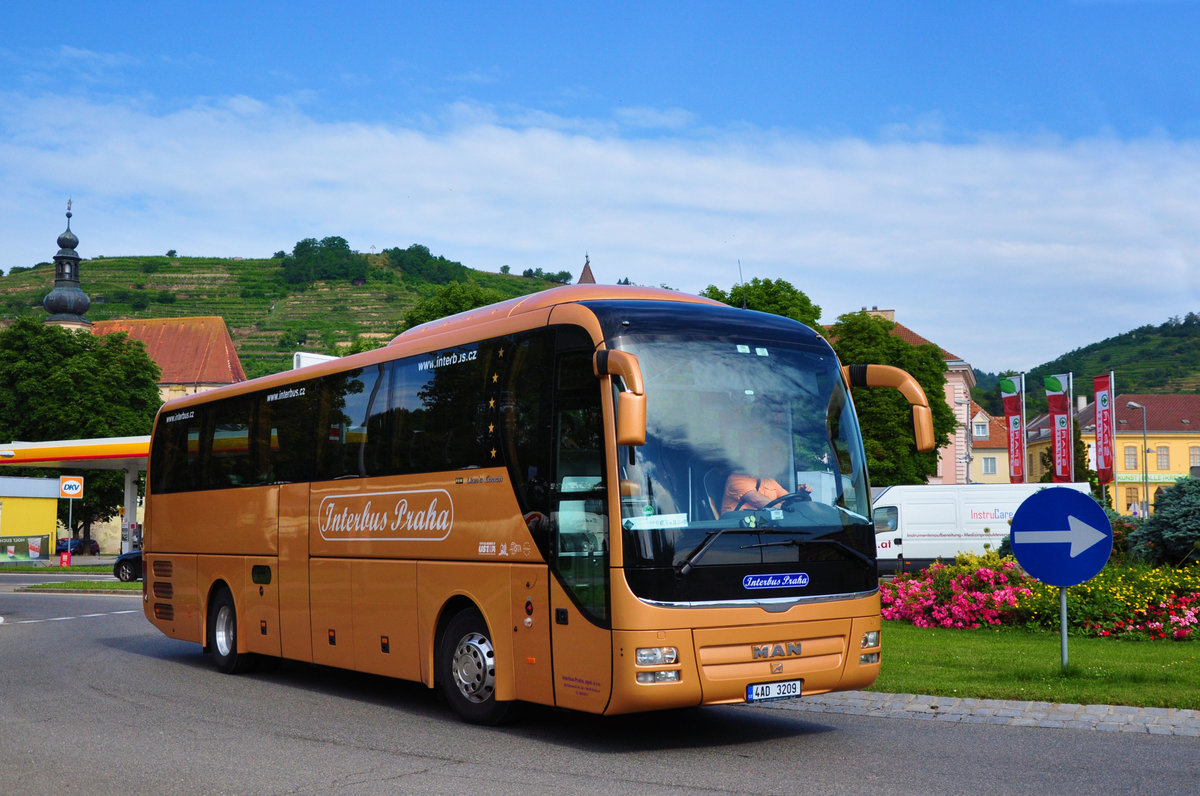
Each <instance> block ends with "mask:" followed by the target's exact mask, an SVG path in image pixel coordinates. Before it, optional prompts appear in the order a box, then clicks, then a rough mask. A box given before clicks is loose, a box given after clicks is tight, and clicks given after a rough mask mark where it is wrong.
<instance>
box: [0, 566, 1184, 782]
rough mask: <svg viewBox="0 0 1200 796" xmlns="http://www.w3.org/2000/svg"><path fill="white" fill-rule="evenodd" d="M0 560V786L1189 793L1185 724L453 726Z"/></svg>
mask: <svg viewBox="0 0 1200 796" xmlns="http://www.w3.org/2000/svg"><path fill="white" fill-rule="evenodd" d="M17 577H19V576H16V575H0V616H3V617H4V622H3V623H0V672H2V673H3V675H2V678H0V692H2V695H0V743H2V744H3V746H2V747H0V783H5V788H4V789H5V790H6V791H8V792H21V793H26V794H43V793H45V794H49V793H55V794H58V793H64V792H86V793H89V794H128V793H131V792H132V793H148V792H154V793H179V794H191V793H256V794H270V793H303V794H307V793H313V794H320V793H332V792H337V793H352V794H353V793H461V792H469V793H473V794H489V793H502V794H507V793H520V794H556V795H560V794H564V793H588V794H593V793H595V794H645V793H655V794H670V793H763V794H784V793H788V794H791V793H817V792H820V793H831V794H850V793H855V794H858V793H862V792H864V791H875V792H881V793H921V794H931V793H934V794H941V793H946V794H951V793H953V794H958V793H988V794H1009V793H1011V794H1021V795H1022V796H1027V794H1029V793H1030V792H1053V793H1056V794H1069V793H1096V792H1101V791H1106V792H1119V791H1130V792H1137V793H1153V794H1173V793H1180V794H1183V793H1187V794H1192V793H1195V792H1196V790H1197V782H1198V781H1200V752H1198V751H1197V750H1198V749H1200V743H1198V742H1197V739H1196V738H1188V737H1170V736H1154V735H1133V734H1128V733H1104V732H1098V731H1095V730H1087V731H1082V730H1073V729H1042V728H1034V727H1003V726H989V725H965V724H949V723H944V722H935V721H921V720H917V719H899V718H882V717H872V716H852V715H835V714H816V713H804V712H799V711H795V710H786V709H780V707H779V706H776V707H774V708H772V707H745V706H737V707H720V708H706V709H695V710H686V711H677V712H670V713H658V714H647V715H638V716H626V717H614V718H607V719H606V718H598V717H592V716H585V715H578V714H573V713H567V712H560V711H556V710H550V709H543V708H535V709H531V710H530V711H529V712H528V714H527V715H526V717H525V718H524V720H523V721H521V722H520V723H518V724H516V725H514V726H510V727H503V728H479V727H469V726H466V725H463V724H461V723H460V722H458V721H457V720H456V719H454V718H453V717H452V716H451V714H450V712H449V710H448V709H447V708H446V706H445V705H443V704H442V703H441V702H440V701H439V700H438V699H437V698H436V697H435V696H434V695H433V694H432V693H431V692H429V691H428V690H427V689H425V688H424V687H423V686H421V685H416V684H411V683H400V682H396V681H391V680H387V679H383V678H379V677H373V676H367V675H357V674H352V673H346V672H341V671H338V670H335V669H327V668H322V667H316V666H310V665H304V664H297V663H289V662H285V663H283V664H282V665H280V666H279V667H278V668H277V669H276V670H275V671H273V672H269V673H261V674H252V675H242V676H227V675H221V674H218V673H217V672H215V671H214V670H213V669H212V668H210V666H209V665H208V661H207V660H206V659H205V658H204V657H203V656H202V655H201V652H200V649H199V647H198V646H197V645H194V644H185V643H182V642H177V641H173V640H171V639H168V638H165V637H164V636H162V635H161V634H159V633H158V632H157V631H156V630H154V629H153V628H151V627H150V625H149V624H148V623H147V622H146V620H145V618H144V617H143V616H142V615H141V610H140V607H141V603H140V598H139V597H138V596H105V595H58V594H29V593H12V592H11V591H9V590H8V589H9V587H11V586H12V584H13V581H12V580H10V579H11V578H17Z"/></svg>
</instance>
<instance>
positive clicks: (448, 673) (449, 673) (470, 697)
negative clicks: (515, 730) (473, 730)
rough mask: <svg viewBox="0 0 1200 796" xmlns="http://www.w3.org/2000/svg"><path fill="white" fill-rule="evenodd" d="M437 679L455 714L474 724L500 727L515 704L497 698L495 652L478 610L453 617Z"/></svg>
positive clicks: (442, 647) (443, 639)
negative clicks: (497, 725)
mask: <svg viewBox="0 0 1200 796" xmlns="http://www.w3.org/2000/svg"><path fill="white" fill-rule="evenodd" d="M438 679H439V681H440V684H441V688H442V693H443V694H445V696H446V701H447V702H449V703H450V707H451V708H453V709H454V712H455V713H457V714H458V715H459V716H461V717H462V718H463V719H465V720H467V721H469V722H471V723H472V724H492V725H494V724H501V723H503V722H504V721H506V720H507V719H508V718H509V717H510V715H511V714H512V707H513V703H511V702H500V701H497V699H496V650H495V647H494V646H493V645H492V640H491V637H490V636H489V635H488V628H487V623H486V622H484V621H483V615H482V614H480V613H479V611H478V610H477V609H475V608H468V609H466V610H464V611H460V612H459V613H457V614H455V615H454V618H452V619H451V620H450V623H449V624H448V625H447V626H446V630H445V632H444V633H443V634H442V639H441V645H440V651H439V655H438Z"/></svg>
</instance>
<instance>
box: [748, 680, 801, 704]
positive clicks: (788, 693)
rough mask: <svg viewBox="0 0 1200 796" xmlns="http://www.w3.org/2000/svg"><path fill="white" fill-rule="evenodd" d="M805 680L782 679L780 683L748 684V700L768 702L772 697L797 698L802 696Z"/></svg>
mask: <svg viewBox="0 0 1200 796" xmlns="http://www.w3.org/2000/svg"><path fill="white" fill-rule="evenodd" d="M803 682H804V681H803V680H780V681H779V682H778V683H755V684H754V685H748V686H746V701H747V702H766V701H767V700H770V699H795V698H796V697H798V696H800V686H801V684H803Z"/></svg>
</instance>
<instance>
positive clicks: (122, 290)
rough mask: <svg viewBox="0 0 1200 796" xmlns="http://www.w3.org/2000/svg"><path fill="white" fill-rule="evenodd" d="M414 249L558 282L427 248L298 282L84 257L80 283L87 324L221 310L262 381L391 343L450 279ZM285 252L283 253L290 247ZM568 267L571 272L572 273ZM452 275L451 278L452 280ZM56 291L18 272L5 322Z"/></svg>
mask: <svg viewBox="0 0 1200 796" xmlns="http://www.w3.org/2000/svg"><path fill="white" fill-rule="evenodd" d="M414 249H416V250H418V252H419V253H420V252H423V253H424V255H425V257H426V258H427V259H428V260H430V261H431V262H433V263H435V264H437V265H438V266H439V267H440V268H441V270H445V271H448V272H449V273H451V274H453V278H454V279H455V280H456V281H461V279H462V278H463V277H464V276H465V279H466V280H467V281H471V282H475V283H477V284H479V285H480V286H482V287H486V288H492V289H494V290H497V291H499V292H500V293H502V294H503V295H505V296H519V295H524V294H527V293H534V292H537V291H539V290H545V289H546V288H548V287H552V286H554V284H556V283H555V282H553V281H550V280H547V279H541V278H530V277H525V276H516V275H511V276H510V275H507V274H495V273H487V272H483V271H476V270H473V269H470V268H466V267H464V266H462V265H461V264H459V263H455V262H452V261H448V260H445V259H444V258H441V257H430V256H429V255H428V249H425V248H424V247H423V246H417V247H410V249H409V250H388V251H387V252H383V253H380V254H371V255H358V256H360V257H362V258H364V259H365V261H366V264H367V267H366V269H365V275H362V276H360V277H358V278H356V279H354V280H350V279H329V280H325V281H314V282H311V283H307V284H293V283H289V282H288V281H287V279H286V278H285V274H284V264H285V261H287V260H288V259H289V258H288V257H284V256H280V255H276V257H274V258H272V259H250V260H247V259H242V258H237V257H235V258H205V257H153V256H134V257H102V258H96V259H94V260H84V261H83V262H82V263H81V265H80V269H79V273H80V277H81V286H82V288H83V290H84V292H85V293H87V294H88V296H89V297H90V298H91V300H92V306H91V309H89V310H88V312H87V318H88V320H92V321H99V320H109V319H113V318H172V317H186V316H192V315H220V316H221V317H223V318H224V319H225V323H226V324H227V325H228V327H229V331H230V334H231V336H232V337H233V342H234V345H235V346H236V348H237V351H238V356H239V357H240V358H241V360H242V366H243V368H245V370H246V375H247V376H249V377H251V378H253V377H255V376H263V375H266V374H268V373H276V372H278V371H281V370H286V369H288V368H290V367H291V361H292V353H293V352H295V351H314V352H321V353H337V352H338V350H339V349H343V348H345V347H347V346H349V345H351V344H353V343H354V342H355V341H356V340H359V339H360V338H361V339H365V340H387V339H390V338H391V337H392V336H393V335H395V334H396V330H397V327H398V326H399V325H400V323H401V322H402V321H403V320H404V315H405V313H406V312H407V311H408V310H409V308H411V307H412V306H413V305H414V304H415V303H416V302H417V301H418V300H420V299H422V298H425V297H427V296H430V295H432V294H433V293H435V292H436V291H437V290H438V289H439V288H440V287H441V283H442V282H443V280H442V279H441V278H440V277H439V276H438V275H436V274H433V275H432V279H431V278H429V277H428V276H426V275H422V274H416V273H413V272H409V271H406V270H405V269H403V268H401V267H399V266H397V265H394V264H393V262H392V260H393V259H402V256H401V257H397V254H400V255H403V254H404V253H405V252H411V251H413V250H414ZM281 254H282V253H281ZM564 273H565V272H564ZM446 279H449V277H446ZM53 287H54V266H53V265H52V264H50V263H39V264H38V265H36V266H34V267H32V268H14V269H12V270H11V272H10V273H9V274H8V275H6V276H3V277H0V322H5V321H11V320H13V319H14V318H16V317H18V316H20V315H33V316H35V317H38V316H42V317H44V316H45V310H43V309H42V299H43V298H45V296H46V294H47V293H49V292H50V290H51V289H52V288H53Z"/></svg>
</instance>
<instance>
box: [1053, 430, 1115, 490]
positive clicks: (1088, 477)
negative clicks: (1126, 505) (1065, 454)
mask: <svg viewBox="0 0 1200 796" xmlns="http://www.w3.org/2000/svg"><path fill="white" fill-rule="evenodd" d="M1071 425H1072V427H1073V429H1074V430H1073V432H1072V433H1073V434H1074V444H1073V446H1072V452H1073V453H1074V455H1075V481H1076V482H1083V481H1087V482H1088V484H1089V485H1090V486H1091V488H1092V495H1093V496H1095V498H1096V500H1098V501H1099V500H1101V497H1100V496H1101V493H1102V491H1103V490H1101V489H1100V488H1099V483H1100V481H1099V477H1098V476H1097V475H1096V471H1095V470H1092V469H1090V468H1089V467H1088V451H1087V445H1085V444H1084V442H1083V437H1082V435H1081V432H1080V429H1079V424H1078V423H1072V424H1071ZM1038 460H1039V461H1041V463H1042V477H1041V478H1039V479H1038V483H1045V484H1050V483H1054V443H1053V441H1051V443H1050V444H1049V445H1048V446H1046V449H1045V450H1044V451H1042V452H1041V453H1040V454H1039V455H1038Z"/></svg>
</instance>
